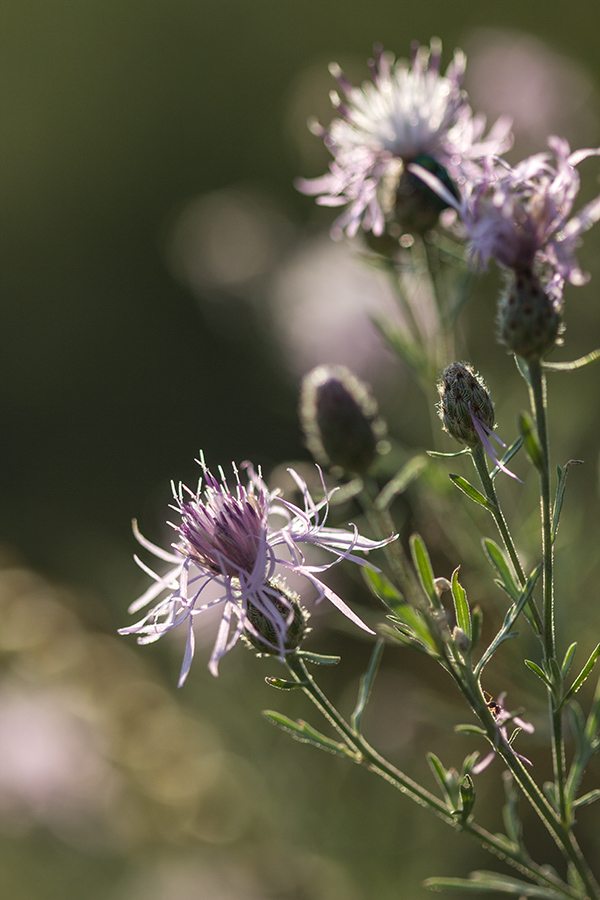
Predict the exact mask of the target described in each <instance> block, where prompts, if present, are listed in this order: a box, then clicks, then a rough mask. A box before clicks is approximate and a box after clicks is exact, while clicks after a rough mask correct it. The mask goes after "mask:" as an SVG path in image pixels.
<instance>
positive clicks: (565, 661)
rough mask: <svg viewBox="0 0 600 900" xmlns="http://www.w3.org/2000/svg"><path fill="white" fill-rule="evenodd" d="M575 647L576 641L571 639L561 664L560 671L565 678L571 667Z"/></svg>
mask: <svg viewBox="0 0 600 900" xmlns="http://www.w3.org/2000/svg"><path fill="white" fill-rule="evenodd" d="M576 648H577V641H573V643H572V644H571V646H570V647H569V649H568V650H567V652H566V653H565V658H564V659H563V664H562V666H561V672H562V676H563V678H566V677H567V675H568V673H569V669H570V668H571V663H572V662H573V657H574V656H575V650H576Z"/></svg>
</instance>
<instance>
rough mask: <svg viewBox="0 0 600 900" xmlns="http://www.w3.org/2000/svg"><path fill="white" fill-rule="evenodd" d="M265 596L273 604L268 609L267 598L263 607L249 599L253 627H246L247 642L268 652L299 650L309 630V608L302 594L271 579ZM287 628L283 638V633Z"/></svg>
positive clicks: (264, 592) (277, 652)
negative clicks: (303, 604)
mask: <svg viewBox="0 0 600 900" xmlns="http://www.w3.org/2000/svg"><path fill="white" fill-rule="evenodd" d="M263 595H266V598H267V599H268V601H270V603H271V604H272V605H273V607H274V610H270V609H267V607H266V602H265V598H264V597H263V609H260V608H259V606H258V605H257V604H254V603H252V602H251V601H250V600H249V601H248V606H247V611H246V614H247V619H248V622H249V623H250V626H251V627H248V626H246V628H244V638H245V640H246V643H247V644H249V645H250V646H251V647H253V648H254V649H255V650H259V651H260V652H261V653H266V654H268V655H273V656H275V655H280V654H281V652H282V650H284V651H291V650H296V649H297V648H298V647H299V646H300V644H301V643H302V640H303V639H304V636H305V634H306V631H307V627H306V623H307V621H308V611H307V610H306V609H305V608H304V607H303V606H302V605H301V603H300V597H299V596H298V594H296V593H294V591H290V590H288V589H287V588H286V587H285V586H284V585H282V584H281V583H279V582H274V581H269V582H268V583H267V585H266V586H265V589H264V590H263ZM283 631H285V637H284V638H283V641H282V639H281V635H282V632H283Z"/></svg>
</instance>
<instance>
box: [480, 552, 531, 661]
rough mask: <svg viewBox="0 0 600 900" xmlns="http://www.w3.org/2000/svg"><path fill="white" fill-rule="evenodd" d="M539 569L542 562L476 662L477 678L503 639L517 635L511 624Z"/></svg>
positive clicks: (525, 599) (523, 602) (517, 614)
mask: <svg viewBox="0 0 600 900" xmlns="http://www.w3.org/2000/svg"><path fill="white" fill-rule="evenodd" d="M541 571H542V564H541V563H540V564H539V566H537V568H536V569H535V570H534V571H533V572H532V574H531V575H530V576H529V579H528V581H527V584H526V586H525V589H524V590H523V591H522V593H521V596H520V597H519V599H518V601H517V602H516V603H513V604H512V606H511V607H510V608H509V609H508V611H507V613H506V615H505V617H504V622H503V623H502V627H501V628H500V630H499V631H498V633H497V635H496V637H495V638H494V639H493V641H492V642H491V644H490V645H489V647H488V648H487V650H486V651H485V653H484V654H483V656H482V657H481V659H480V660H479V663H478V664H477V667H476V669H475V676H476V677H477V678H479V676H480V675H481V673H482V671H483V668H484V666H485V665H487V663H488V662H489V661H490V659H491V658H492V656H493V655H494V653H495V652H496V650H497V649H498V647H499V646H500V644H503V643H504V641H507V640H510V639H511V638H515V637H517V632H516V631H513V630H512V628H513V625H514V624H515V622H516V621H517V618H518V616H519V614H520V613H521V612H522V610H523V608H524V606H525V604H526V603H528V601H529V599H530V597H531V595H532V593H533V589H534V588H535V585H536V582H537V580H538V578H539V575H540V572H541Z"/></svg>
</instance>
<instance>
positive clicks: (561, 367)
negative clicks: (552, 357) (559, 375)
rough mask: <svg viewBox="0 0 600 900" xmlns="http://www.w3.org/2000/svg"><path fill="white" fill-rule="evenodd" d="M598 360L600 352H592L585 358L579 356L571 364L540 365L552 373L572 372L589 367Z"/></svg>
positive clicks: (550, 363)
mask: <svg viewBox="0 0 600 900" xmlns="http://www.w3.org/2000/svg"><path fill="white" fill-rule="evenodd" d="M598 358H600V350H592V352H591V353H588V354H587V356H580V357H579V359H573V360H571V362H554V363H553V362H545V363H542V365H543V367H544V369H550V370H551V371H553V372H572V371H573V369H582V368H583V367H584V366H589V364H590V363H593V362H595V361H596V360H597V359H598Z"/></svg>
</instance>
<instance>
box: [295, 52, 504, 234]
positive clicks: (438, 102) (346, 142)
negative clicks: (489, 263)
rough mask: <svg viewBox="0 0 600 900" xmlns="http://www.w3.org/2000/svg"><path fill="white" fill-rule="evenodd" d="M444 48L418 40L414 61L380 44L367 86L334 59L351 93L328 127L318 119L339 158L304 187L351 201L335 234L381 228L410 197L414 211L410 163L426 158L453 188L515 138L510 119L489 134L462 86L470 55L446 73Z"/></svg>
mask: <svg viewBox="0 0 600 900" xmlns="http://www.w3.org/2000/svg"><path fill="white" fill-rule="evenodd" d="M441 50H442V48H441V43H440V41H439V40H435V39H434V40H432V41H431V45H430V47H424V46H419V44H417V43H415V44H413V47H412V52H411V60H410V63H409V62H407V61H405V60H395V59H394V57H393V55H391V54H389V53H384V52H383V50H382V48H381V47H379V46H377V47H376V48H375V59H374V60H372V61H371V62H370V68H371V76H372V81H369V82H365V83H364V84H363V86H362V87H361V88H356V87H354V86H353V85H352V84H350V82H349V81H348V79H347V78H346V77H345V75H344V74H343V72H342V71H341V69H340V68H339V66H338V65H337V64H332V65H331V66H330V70H331V72H332V74H333V75H334V77H335V78H336V79H337V81H338V84H339V87H340V89H341V92H342V94H343V98H341V97H340V96H339V94H338V93H336V92H333V93H332V95H331V99H332V103H333V105H334V107H335V109H336V111H337V113H338V115H337V117H336V118H334V119H333V121H332V122H331V124H330V125H329V127H328V128H323V127H322V126H321V125H319V124H318V123H316V122H313V123H311V127H312V130H313V131H314V132H315V134H317V135H318V136H319V137H321V138H322V139H323V141H324V142H325V144H326V146H327V148H328V149H329V151H330V152H331V155H332V156H333V161H332V162H331V165H330V170H329V172H328V173H327V174H326V175H323V176H322V177H320V178H315V179H308V180H305V179H302V180H300V181H298V183H297V187H298V188H299V190H300V191H302V192H303V193H305V194H311V195H316V196H317V203H319V204H321V205H323V206H345V207H346V210H345V211H344V212H343V213H342V215H341V216H340V217H339V218H338V219H337V220H336V222H335V223H334V226H333V229H332V234H333V236H334V237H340V236H341V235H342V233H344V232H345V233H346V234H347V235H348V236H350V237H351V236H353V235H355V234H356V233H357V232H358V230H359V229H360V228H362V229H363V230H364V231H372V232H373V234H374V235H376V236H377V235H381V234H383V232H384V230H385V227H386V221H387V220H388V219H390V218H391V217H392V216H393V215H394V214H397V215H398V216H399V218H400V219H402V210H401V206H402V204H404V205H405V206H409V207H410V210H409V214H410V215H411V216H413V218H414V215H415V197H414V194H415V191H418V182H416V184H415V179H413V178H412V177H411V176H410V173H409V172H406V166H407V165H408V164H409V163H411V162H414V161H415V160H417V161H420V162H421V164H422V165H425V166H426V167H429V168H431V169H432V171H434V172H435V173H436V174H438V175H439V177H441V178H442V180H443V181H444V183H445V184H447V185H449V186H450V187H451V188H453V183H454V182H455V181H457V180H460V179H461V178H464V177H465V173H466V172H467V171H471V172H474V171H476V170H477V167H476V166H475V167H474V163H475V162H476V161H478V160H481V159H483V158H485V157H487V156H489V155H490V154H497V153H501V152H503V150H505V149H507V147H508V146H509V145H510V132H509V125H508V121H507V120H498V122H497V123H496V126H494V128H493V129H492V130H491V132H490V133H489V135H487V137H484V130H485V119H484V117H481V116H474V115H473V112H472V110H471V107H470V106H469V102H468V98H467V95H466V93H465V91H464V90H463V89H462V80H463V75H464V71H465V64H466V60H465V56H464V54H463V53H462V52H461V51H459V50H457V51H456V52H455V54H454V58H453V60H452V62H451V63H450V65H449V66H448V69H447V70H446V73H445V74H444V75H442V74H441V71H440V63H441ZM403 175H404V181H403V179H402V176H403ZM419 197H420V198H421V199H422V193H421V194H420V195H419ZM417 199H418V198H417ZM428 200H429V207H430V208H429V209H426V210H425V211H424V212H425V213H428V214H429V217H430V218H431V222H430V224H433V223H434V222H435V220H436V219H437V216H438V215H439V213H440V211H441V210H442V209H443V208H444V207H445V205H446V204H445V203H442V202H441V201H440V199H439V197H436V196H431V197H429V198H428ZM423 222H424V223H425V222H429V218H427V216H426V217H425V218H424V220H423Z"/></svg>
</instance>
